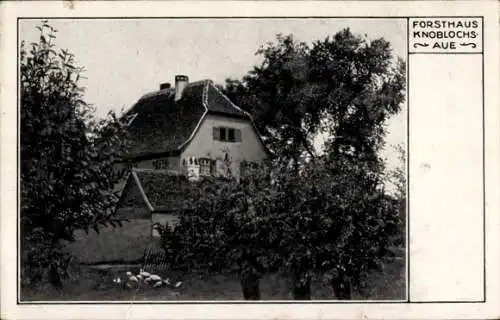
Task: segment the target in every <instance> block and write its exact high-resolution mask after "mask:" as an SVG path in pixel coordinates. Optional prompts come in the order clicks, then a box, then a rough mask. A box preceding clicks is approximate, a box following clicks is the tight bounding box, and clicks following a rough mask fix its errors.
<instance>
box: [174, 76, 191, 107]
mask: <svg viewBox="0 0 500 320" xmlns="http://www.w3.org/2000/svg"><path fill="white" fill-rule="evenodd" d="M188 82H189V78H188V76H184V75H177V76H175V101H179V100H180V99H181V98H182V91H184V88H186V86H187V84H188Z"/></svg>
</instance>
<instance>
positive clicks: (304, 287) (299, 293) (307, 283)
mask: <svg viewBox="0 0 500 320" xmlns="http://www.w3.org/2000/svg"><path fill="white" fill-rule="evenodd" d="M301 280H302V276H301V275H296V276H295V277H294V279H293V299H294V300H311V280H309V279H307V280H304V281H301Z"/></svg>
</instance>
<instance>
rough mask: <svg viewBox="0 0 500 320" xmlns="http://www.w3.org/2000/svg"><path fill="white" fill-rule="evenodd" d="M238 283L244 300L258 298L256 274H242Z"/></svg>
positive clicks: (258, 286) (258, 288)
mask: <svg viewBox="0 0 500 320" xmlns="http://www.w3.org/2000/svg"><path fill="white" fill-rule="evenodd" d="M240 283H241V291H242V292H243V298H245V300H260V279H259V277H258V276H257V275H255V274H250V275H245V276H243V275H242V276H241V280H240Z"/></svg>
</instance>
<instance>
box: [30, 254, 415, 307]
mask: <svg viewBox="0 0 500 320" xmlns="http://www.w3.org/2000/svg"><path fill="white" fill-rule="evenodd" d="M127 270H132V271H135V269H123V268H121V269H120V268H113V269H108V270H97V269H94V268H91V267H89V266H83V265H80V266H78V267H76V268H75V269H74V270H73V271H72V273H71V279H69V280H68V281H66V283H65V286H64V288H63V289H61V290H56V289H54V288H52V287H51V286H50V285H43V286H32V287H28V288H23V289H22V297H21V300H22V301H58V300H63V301H148V300H164V301H167V300H242V299H243V298H242V294H241V288H240V284H239V281H238V278H237V276H236V275H211V276H204V275H196V274H181V273H178V272H177V273H170V274H168V275H162V276H168V277H169V278H170V279H171V281H172V282H174V281H182V282H183V284H182V286H181V287H180V288H179V289H177V290H174V289H169V288H158V289H155V288H151V287H145V286H143V287H141V288H139V289H138V290H136V289H126V288H123V287H120V286H118V285H117V284H115V283H113V278H114V277H115V276H122V277H123V275H124V273H125V271H127ZM367 280H368V283H369V288H368V290H366V291H365V292H363V293H361V292H359V290H356V291H355V292H354V296H353V299H355V300H367V299H369V300H402V299H405V291H406V289H405V288H406V285H405V283H406V281H405V263H404V260H403V259H395V260H392V261H390V262H389V261H388V263H387V264H386V267H385V268H384V270H383V271H377V272H373V273H372V274H370V275H369V277H368V279H367ZM260 287H261V296H262V300H290V299H292V296H291V295H290V290H289V282H288V281H287V279H284V278H283V277H281V276H278V275H275V274H272V275H267V276H265V277H264V278H263V279H262V280H261V283H260ZM312 294H313V297H312V298H313V299H317V300H332V299H335V298H334V296H333V294H332V291H331V289H330V287H329V286H326V285H325V284H323V283H322V281H321V279H318V280H317V281H315V282H314V283H313V287H312Z"/></svg>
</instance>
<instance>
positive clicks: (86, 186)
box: [19, 21, 127, 287]
mask: <svg viewBox="0 0 500 320" xmlns="http://www.w3.org/2000/svg"><path fill="white" fill-rule="evenodd" d="M36 28H37V29H38V30H39V33H40V37H39V41H38V42H36V43H30V44H29V45H28V44H26V43H25V42H24V41H23V42H22V43H21V47H20V55H19V58H20V93H21V99H20V100H21V101H20V103H21V130H20V131H21V159H20V162H21V226H20V227H21V250H22V260H21V263H22V273H21V277H22V283H33V282H34V281H35V282H36V281H41V280H44V279H48V280H49V281H50V282H51V283H52V284H53V285H55V286H58V287H60V286H62V277H61V275H62V272H61V271H62V270H64V267H65V266H64V264H65V262H64V261H67V258H68V256H67V254H66V253H64V251H63V250H62V249H63V245H64V242H65V241H66V242H67V241H74V232H75V231H76V230H85V231H87V232H88V231H89V230H90V229H94V230H95V231H96V232H99V228H100V227H102V226H106V225H111V226H117V225H121V223H122V221H121V220H120V219H118V218H116V217H114V215H113V212H114V210H113V208H114V205H115V204H116V202H117V199H118V198H117V194H116V193H115V192H114V187H115V184H116V182H117V181H118V180H119V179H120V178H121V177H120V176H119V174H117V172H116V171H115V170H113V162H114V160H116V158H117V157H119V156H121V155H123V153H124V152H125V151H126V147H127V138H126V130H125V129H126V120H127V119H123V118H120V117H117V116H116V115H115V114H114V113H113V112H111V113H109V114H108V116H107V117H106V118H104V119H98V118H95V117H94V115H93V112H94V107H93V106H91V105H89V104H87V103H86V102H85V101H83V92H84V89H83V88H82V87H81V86H80V85H79V82H80V79H81V78H82V76H81V75H82V72H83V71H84V70H83V68H81V67H78V66H76V65H75V58H74V56H73V55H72V54H71V53H69V52H68V51H67V50H64V49H57V48H56V46H55V44H54V41H55V38H56V36H55V34H56V32H57V30H55V29H54V28H53V27H52V26H50V25H48V24H47V21H42V23H41V24H40V25H39V26H37V27H36Z"/></svg>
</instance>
